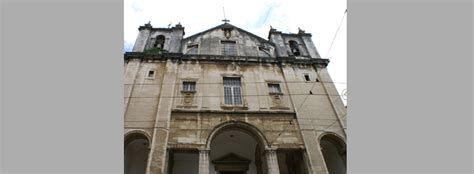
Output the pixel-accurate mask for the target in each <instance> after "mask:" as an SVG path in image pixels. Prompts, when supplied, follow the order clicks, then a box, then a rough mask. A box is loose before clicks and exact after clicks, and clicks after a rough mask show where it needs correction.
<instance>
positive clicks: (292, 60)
mask: <svg viewBox="0 0 474 174" xmlns="http://www.w3.org/2000/svg"><path fill="white" fill-rule="evenodd" d="M124 58H125V60H129V59H143V60H168V59H171V60H172V61H188V60H191V61H193V60H194V61H211V62H242V63H278V64H279V63H289V64H307V65H317V66H318V67H326V66H327V65H328V64H329V59H322V58H311V57H302V56H301V57H300V56H298V57H295V56H289V57H276V58H268V57H254V56H223V55H187V54H182V53H159V54H153V53H143V52H126V53H125V54H124Z"/></svg>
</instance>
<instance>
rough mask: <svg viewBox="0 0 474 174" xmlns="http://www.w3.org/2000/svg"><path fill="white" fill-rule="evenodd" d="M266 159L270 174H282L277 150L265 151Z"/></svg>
mask: <svg viewBox="0 0 474 174" xmlns="http://www.w3.org/2000/svg"><path fill="white" fill-rule="evenodd" d="M265 158H266V159H267V167H268V174H280V168H279V167H278V158H277V154H276V149H265Z"/></svg>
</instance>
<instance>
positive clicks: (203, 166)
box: [199, 149, 211, 174]
mask: <svg viewBox="0 0 474 174" xmlns="http://www.w3.org/2000/svg"><path fill="white" fill-rule="evenodd" d="M210 152H211V151H210V149H199V174H209V153H210Z"/></svg>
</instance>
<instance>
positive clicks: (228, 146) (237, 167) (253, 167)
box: [206, 121, 270, 174]
mask: <svg viewBox="0 0 474 174" xmlns="http://www.w3.org/2000/svg"><path fill="white" fill-rule="evenodd" d="M268 148H269V143H268V140H267V139H266V137H265V136H264V134H263V133H262V132H261V131H260V130H259V129H258V128H257V127H255V126H254V125H252V124H249V123H246V122H242V121H228V122H224V123H221V124H219V125H217V126H216V127H215V128H214V129H213V130H212V131H211V133H210V134H209V136H208V138H207V142H206V149H209V151H210V153H209V173H210V174H228V173H232V174H237V173H239V174H267V173H270V172H269V171H268V170H267V166H268V163H267V161H266V159H267V156H266V149H268Z"/></svg>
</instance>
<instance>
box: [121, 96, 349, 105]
mask: <svg viewBox="0 0 474 174" xmlns="http://www.w3.org/2000/svg"><path fill="white" fill-rule="evenodd" d="M291 95H324V96H327V95H328V94H318V93H313V94H291ZM260 96H271V95H269V94H265V95H263V94H255V95H252V94H248V95H242V97H260ZM329 96H341V95H336V94H329ZM185 97H186V96H132V97H124V98H185ZM193 97H196V98H199V97H202V98H204V97H206V98H212V97H225V96H224V95H195V96H193ZM306 98H307V96H306V97H305V99H306ZM300 108H301V107H300Z"/></svg>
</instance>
